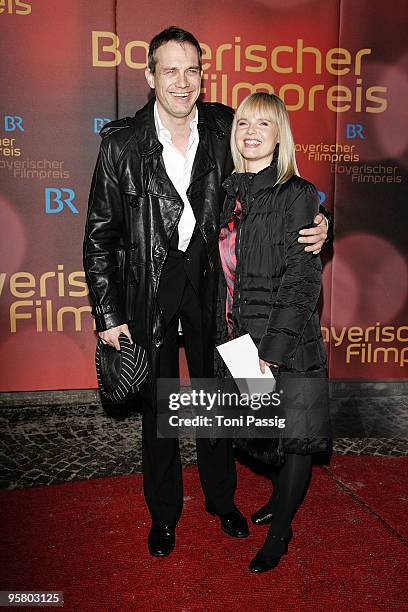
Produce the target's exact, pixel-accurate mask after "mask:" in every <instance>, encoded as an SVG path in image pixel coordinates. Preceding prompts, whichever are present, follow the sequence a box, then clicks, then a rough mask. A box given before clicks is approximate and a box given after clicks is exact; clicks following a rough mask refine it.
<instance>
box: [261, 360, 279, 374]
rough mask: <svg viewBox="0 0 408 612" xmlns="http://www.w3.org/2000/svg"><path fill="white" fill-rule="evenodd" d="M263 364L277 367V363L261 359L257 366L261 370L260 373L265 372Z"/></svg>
mask: <svg viewBox="0 0 408 612" xmlns="http://www.w3.org/2000/svg"><path fill="white" fill-rule="evenodd" d="M265 366H272V367H273V368H277V367H278V364H277V363H269V361H264V360H263V359H260V360H259V368H260V370H261V372H262V374H265Z"/></svg>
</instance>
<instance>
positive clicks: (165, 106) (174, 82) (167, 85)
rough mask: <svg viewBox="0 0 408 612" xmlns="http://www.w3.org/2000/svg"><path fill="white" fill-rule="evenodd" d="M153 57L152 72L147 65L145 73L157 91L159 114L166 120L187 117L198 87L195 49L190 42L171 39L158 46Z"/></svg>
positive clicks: (198, 67)
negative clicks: (164, 116) (160, 112)
mask: <svg viewBox="0 0 408 612" xmlns="http://www.w3.org/2000/svg"><path fill="white" fill-rule="evenodd" d="M155 57H156V70H155V73H154V74H152V73H151V72H150V70H149V69H148V68H146V71H145V75H146V79H147V82H148V83H149V85H150V87H151V88H152V89H155V90H156V99H157V103H158V106H159V108H160V110H161V111H162V115H163V113H164V114H165V115H167V116H168V118H169V119H174V118H179V119H181V118H183V117H188V116H189V115H190V114H191V112H192V110H193V108H194V105H195V103H196V100H197V98H198V96H199V95H200V88H201V76H202V70H200V65H199V61H198V53H197V49H196V48H195V47H194V46H193V45H191V44H190V43H178V42H176V41H173V40H171V41H169V42H167V43H165V44H164V45H162V46H161V47H159V48H158V49H157V51H156V54H155ZM162 118H163V116H162Z"/></svg>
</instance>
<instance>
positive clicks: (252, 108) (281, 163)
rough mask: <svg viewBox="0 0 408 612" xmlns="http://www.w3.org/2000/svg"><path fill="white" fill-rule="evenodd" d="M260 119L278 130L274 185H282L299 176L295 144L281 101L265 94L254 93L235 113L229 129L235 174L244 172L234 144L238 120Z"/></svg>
mask: <svg viewBox="0 0 408 612" xmlns="http://www.w3.org/2000/svg"><path fill="white" fill-rule="evenodd" d="M253 116H256V117H262V118H263V119H268V120H269V121H273V122H274V123H275V124H276V126H277V128H278V142H279V156H278V177H277V180H276V184H278V183H284V182H285V181H287V180H288V179H290V177H291V176H293V175H294V174H297V175H299V170H298V167H297V164H296V158H295V143H294V141H293V136H292V131H291V129H290V123H289V117H288V112H287V110H286V107H285V105H284V103H283V102H282V100H281V99H280V98H279V97H278V96H275V94H269V93H266V92H261V91H259V92H256V93H253V94H250V95H249V96H247V97H246V98H245V99H244V100H242V102H241V104H240V105H239V106H238V108H237V111H236V113H235V117H234V121H233V123H232V128H231V153H232V159H233V161H234V167H235V171H236V172H245V159H244V158H243V157H242V155H241V153H240V152H239V151H238V148H237V145H236V144H235V131H236V128H237V123H238V121H239V120H240V119H243V118H248V117H253Z"/></svg>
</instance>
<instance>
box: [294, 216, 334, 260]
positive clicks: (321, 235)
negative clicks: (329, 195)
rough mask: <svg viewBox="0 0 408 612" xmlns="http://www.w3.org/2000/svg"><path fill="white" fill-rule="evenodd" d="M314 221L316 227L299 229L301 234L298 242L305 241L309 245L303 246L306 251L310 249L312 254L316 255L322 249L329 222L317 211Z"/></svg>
mask: <svg viewBox="0 0 408 612" xmlns="http://www.w3.org/2000/svg"><path fill="white" fill-rule="evenodd" d="M314 222H315V224H316V227H310V228H309V229H302V230H300V232H299V234H300V235H301V237H300V238H298V242H305V243H307V244H308V245H310V246H306V247H305V251H306V252H308V253H309V252H310V251H312V253H313V255H318V253H320V251H321V250H322V246H323V244H324V242H325V240H326V238H327V230H328V228H329V222H328V221H327V219H326V217H325V216H324V215H322V213H318V214H317V215H316V216H315V218H314Z"/></svg>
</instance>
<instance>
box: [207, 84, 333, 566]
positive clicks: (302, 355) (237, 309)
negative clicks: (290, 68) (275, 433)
mask: <svg viewBox="0 0 408 612" xmlns="http://www.w3.org/2000/svg"><path fill="white" fill-rule="evenodd" d="M231 149H232V156H233V160H234V165H235V172H234V173H233V174H232V175H231V176H230V177H229V178H228V179H227V180H226V181H225V182H224V188H225V190H226V193H227V198H226V201H225V205H224V211H223V214H222V219H221V232H220V241H219V246H220V255H221V261H222V267H223V272H224V274H223V275H222V279H221V281H222V282H221V291H220V295H219V300H218V314H219V317H218V344H221V343H223V342H225V341H227V340H228V339H232V338H234V337H238V336H241V335H243V334H245V333H249V334H250V335H251V337H252V339H253V340H254V342H255V343H256V345H257V346H258V355H259V366H260V369H261V371H262V372H264V370H265V367H267V366H269V367H271V368H272V371H273V373H274V375H275V377H276V378H278V380H279V385H278V387H277V388H278V389H283V390H284V394H285V398H286V402H285V403H286V407H287V408H290V410H288V413H287V414H288V418H287V430H286V432H285V437H284V438H283V439H280V440H278V439H277V438H273V439H271V438H269V439H252V440H242V441H237V442H238V445H239V446H240V447H241V448H242V449H243V450H244V451H245V452H247V453H248V454H249V455H251V456H252V457H254V458H256V459H260V460H262V461H264V462H266V463H268V464H269V465H270V469H271V478H272V481H273V494H272V496H271V497H270V499H269V501H268V502H267V503H266V504H265V505H264V506H263V507H262V508H260V509H259V510H258V511H257V512H255V514H254V515H253V516H252V521H253V522H254V523H255V524H258V525H262V524H269V523H270V528H269V532H268V535H267V537H266V540H265V543H264V544H263V546H262V548H261V549H260V550H259V551H258V553H257V554H256V556H255V558H254V559H253V560H252V561H251V563H250V565H249V569H250V570H251V571H252V572H255V573H261V572H264V571H267V570H270V569H272V568H274V567H276V566H277V565H278V563H279V560H280V558H281V556H282V555H283V554H285V553H286V552H287V546H288V543H289V541H290V539H291V538H292V527H291V523H292V519H293V517H294V515H295V513H296V510H297V508H298V507H299V504H300V503H301V501H302V499H303V497H304V495H305V493H306V490H307V488H308V484H309V480H310V476H311V470H312V454H313V453H315V452H322V451H327V450H329V445H330V439H329V433H328V432H329V421H328V407H327V398H326V395H325V392H324V391H325V379H326V370H325V365H326V357H325V350H324V346H323V340H322V336H321V331H320V322H319V317H318V313H317V301H318V298H319V294H320V289H321V262H320V257H319V256H318V255H314V254H313V253H307V252H305V251H304V248H303V245H302V244H300V243H299V242H298V240H297V238H298V231H299V230H300V229H302V228H307V227H311V226H313V219H314V217H315V215H316V213H317V212H318V209H319V197H318V194H317V191H316V188H315V187H314V185H312V184H311V183H309V182H308V181H306V180H304V179H302V178H300V177H299V175H298V170H297V166H296V161H295V149H294V142H293V137H292V133H291V130H290V125H289V119H288V115H287V111H286V108H285V106H284V104H283V102H282V101H281V100H280V98H278V97H277V96H275V95H273V94H267V93H255V94H251V95H250V96H248V97H247V98H246V99H245V100H244V101H243V102H242V103H241V105H240V106H239V108H238V110H237V112H236V115H235V119H234V123H233V126H232V133H231ZM282 397H283V396H282ZM280 457H281V458H282V460H283V465H282V461H281V462H280V463H281V465H279V466H278V467H273V465H274V464H275V466H276V464H277V463H278V460H279V458H280Z"/></svg>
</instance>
